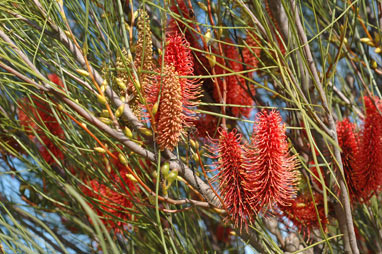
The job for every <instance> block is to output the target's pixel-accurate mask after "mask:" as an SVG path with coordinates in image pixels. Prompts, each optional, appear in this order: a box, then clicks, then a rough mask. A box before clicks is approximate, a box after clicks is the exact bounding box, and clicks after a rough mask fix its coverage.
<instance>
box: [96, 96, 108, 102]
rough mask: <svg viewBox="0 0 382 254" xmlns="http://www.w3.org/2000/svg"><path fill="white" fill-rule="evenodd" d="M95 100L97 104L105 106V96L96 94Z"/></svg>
mask: <svg viewBox="0 0 382 254" xmlns="http://www.w3.org/2000/svg"><path fill="white" fill-rule="evenodd" d="M97 100H98V102H99V103H101V104H106V102H107V101H106V97H105V96H103V95H101V94H97Z"/></svg>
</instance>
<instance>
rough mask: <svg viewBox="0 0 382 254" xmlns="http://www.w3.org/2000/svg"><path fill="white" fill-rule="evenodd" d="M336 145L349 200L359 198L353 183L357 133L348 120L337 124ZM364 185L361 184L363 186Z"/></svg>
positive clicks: (357, 140)
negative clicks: (338, 149)
mask: <svg viewBox="0 0 382 254" xmlns="http://www.w3.org/2000/svg"><path fill="white" fill-rule="evenodd" d="M337 137H338V145H339V146H340V148H341V150H342V152H341V159H342V164H343V169H344V175H345V179H346V182H347V185H348V189H349V194H350V198H351V200H355V199H357V198H359V196H358V190H360V189H359V188H358V186H357V184H356V183H355V182H354V169H355V168H356V167H357V161H356V159H357V154H358V146H359V144H358V142H359V137H358V133H357V132H355V124H354V123H351V122H350V121H349V119H347V118H346V119H344V120H343V121H341V122H338V123H337ZM363 185H364V184H362V186H363Z"/></svg>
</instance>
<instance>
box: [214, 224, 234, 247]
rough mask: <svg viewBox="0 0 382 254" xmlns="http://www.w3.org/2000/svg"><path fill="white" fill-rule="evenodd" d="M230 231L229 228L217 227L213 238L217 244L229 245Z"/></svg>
mask: <svg viewBox="0 0 382 254" xmlns="http://www.w3.org/2000/svg"><path fill="white" fill-rule="evenodd" d="M231 231H232V229H231V228H230V227H226V226H222V225H217V227H216V229H215V236H216V239H217V240H218V242H219V243H229V242H230V241H231V234H230V233H231Z"/></svg>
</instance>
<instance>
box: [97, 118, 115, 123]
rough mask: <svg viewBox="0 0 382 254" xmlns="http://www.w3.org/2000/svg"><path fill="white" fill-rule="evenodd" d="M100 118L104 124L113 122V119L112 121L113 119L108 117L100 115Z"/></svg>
mask: <svg viewBox="0 0 382 254" xmlns="http://www.w3.org/2000/svg"><path fill="white" fill-rule="evenodd" d="M98 119H99V120H100V121H101V122H103V123H104V124H107V125H109V124H112V123H113V121H111V119H109V118H106V117H99V118H98Z"/></svg>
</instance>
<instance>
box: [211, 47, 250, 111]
mask: <svg viewBox="0 0 382 254" xmlns="http://www.w3.org/2000/svg"><path fill="white" fill-rule="evenodd" d="M223 50H224V54H225V56H226V57H227V58H228V59H229V60H227V62H228V65H227V67H228V68H229V69H230V70H231V71H232V74H233V75H230V76H227V77H225V78H224V80H225V82H226V86H227V96H226V97H227V98H226V103H227V104H236V105H246V106H251V105H253V103H254V101H253V99H252V97H251V96H250V94H252V95H254V94H255V90H254V89H250V91H249V88H248V87H247V84H246V83H245V79H244V78H243V77H240V76H239V75H235V74H234V73H235V72H240V71H243V64H242V63H241V62H242V61H241V57H240V54H239V51H238V50H237V48H236V47H234V46H231V45H224V46H223ZM227 72H228V71H227ZM216 73H217V74H222V73H223V70H222V68H220V67H216ZM219 90H220V91H221V93H222V91H223V80H220V81H219ZM213 95H214V99H215V100H216V101H220V98H219V94H218V88H217V87H216V86H215V87H214V94H213ZM250 112H251V108H241V107H232V115H234V116H236V117H238V116H240V115H243V116H245V117H248V116H249V113H250Z"/></svg>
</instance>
